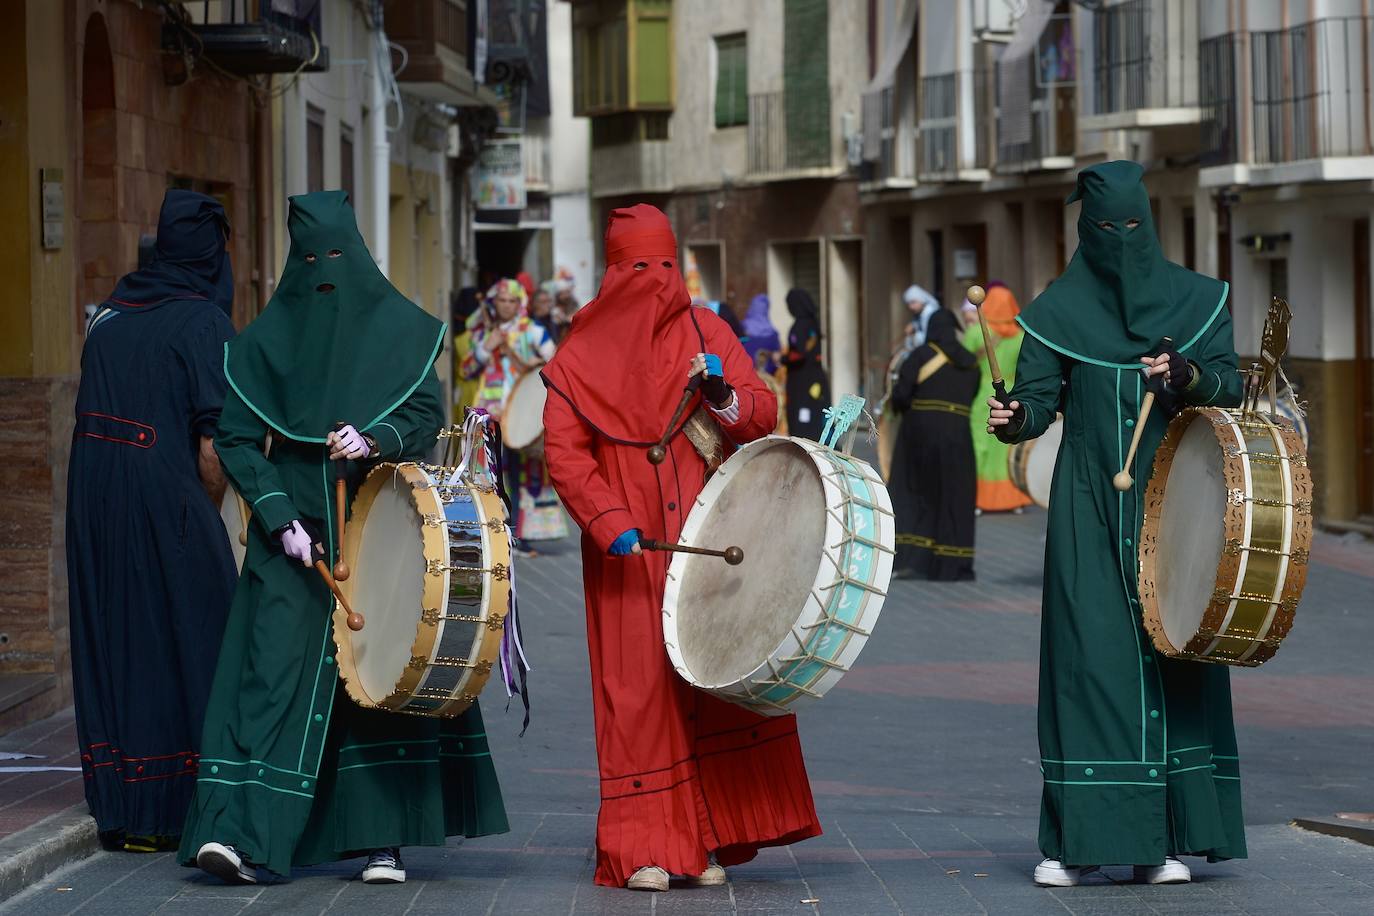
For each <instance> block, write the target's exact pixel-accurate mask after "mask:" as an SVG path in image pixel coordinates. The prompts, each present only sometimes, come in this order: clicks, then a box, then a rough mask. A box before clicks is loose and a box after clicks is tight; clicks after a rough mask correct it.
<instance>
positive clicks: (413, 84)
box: [385, 0, 498, 107]
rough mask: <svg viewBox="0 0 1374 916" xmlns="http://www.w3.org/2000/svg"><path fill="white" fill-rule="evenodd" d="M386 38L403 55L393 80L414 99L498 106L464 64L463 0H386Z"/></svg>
mask: <svg viewBox="0 0 1374 916" xmlns="http://www.w3.org/2000/svg"><path fill="white" fill-rule="evenodd" d="M385 24H386V34H387V38H389V39H390V40H391V41H393V42H395V43H396V44H398V45H400V46H401V48H403V49H404V50H405V66H404V67H403V68H401V70H400V72H398V73H397V74H396V81H397V82H398V83H400V84H401V85H402V86H404V87H405V88H406V90H407V91H409V92H413V93H415V94H416V95H419V96H423V97H424V98H428V99H431V100H433V101H436V102H443V103H446V104H449V105H457V106H463V107H471V106H482V105H491V106H492V107H495V105H496V104H498V102H497V99H496V97H495V96H494V95H493V94H492V93H491V92H490V91H489V90H487V89H485V88H483V87H481V86H480V85H479V84H478V81H477V80H476V79H475V78H474V77H473V74H472V68H471V66H470V65H469V62H468V12H467V2H466V0H387V3H386V23H385Z"/></svg>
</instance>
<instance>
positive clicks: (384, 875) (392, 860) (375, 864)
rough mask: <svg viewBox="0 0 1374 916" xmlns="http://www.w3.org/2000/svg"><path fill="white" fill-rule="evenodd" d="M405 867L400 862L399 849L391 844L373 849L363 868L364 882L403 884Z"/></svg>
mask: <svg viewBox="0 0 1374 916" xmlns="http://www.w3.org/2000/svg"><path fill="white" fill-rule="evenodd" d="M405 882H406V867H405V864H404V863H402V862H401V850H400V849H399V848H398V847H395V846H392V847H389V848H387V849H374V850H373V851H372V855H370V856H368V857H367V865H366V866H365V867H364V868H363V883H364V884H405Z"/></svg>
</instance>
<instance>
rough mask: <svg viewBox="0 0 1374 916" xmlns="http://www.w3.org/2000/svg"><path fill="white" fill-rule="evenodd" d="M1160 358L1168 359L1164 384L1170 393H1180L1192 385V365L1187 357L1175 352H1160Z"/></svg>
mask: <svg viewBox="0 0 1374 916" xmlns="http://www.w3.org/2000/svg"><path fill="white" fill-rule="evenodd" d="M1160 355H1161V356H1167V357H1169V369H1168V371H1167V372H1166V373H1165V376H1164V378H1165V384H1166V385H1168V386H1169V388H1170V390H1172V391H1182V390H1183V389H1185V388H1187V387H1188V386H1189V385H1191V384H1192V383H1193V364H1192V363H1190V362H1188V357H1186V356H1184V355H1183V354H1182V353H1180V352H1178V351H1177V350H1161V351H1160Z"/></svg>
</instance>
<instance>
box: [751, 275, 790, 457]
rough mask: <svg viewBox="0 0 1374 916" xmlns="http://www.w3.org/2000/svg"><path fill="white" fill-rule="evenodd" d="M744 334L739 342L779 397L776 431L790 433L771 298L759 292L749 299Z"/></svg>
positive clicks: (779, 345)
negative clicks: (770, 317)
mask: <svg viewBox="0 0 1374 916" xmlns="http://www.w3.org/2000/svg"><path fill="white" fill-rule="evenodd" d="M741 327H742V328H743V329H744V336H743V337H741V338H740V343H742V344H743V345H744V352H745V353H748V354H749V358H750V359H752V360H753V361H754V369H755V371H757V372H758V374H759V378H761V379H763V383H764V384H765V385H767V386H768V390H769V391H771V392H773V396H774V397H776V398H777V399H778V425H777V428H776V429H774V432H775V433H777V434H778V435H779V436H785V435H787V393H786V390H785V389H784V388H783V384H782V382H781V381H779V379H778V370H779V369H780V368H781V366H780V365H779V364H778V358H779V357H780V356H781V354H782V338H781V337H779V336H778V331H777V328H775V327H773V322H772V320H770V319H769V317H768V297H767V296H765V295H764V294H763V293H759V294H758V295H757V296H755V297H754V298H753V299H752V300H750V302H749V311H748V313H747V314H746V315H745V316H744V321H743V323H742V324H741Z"/></svg>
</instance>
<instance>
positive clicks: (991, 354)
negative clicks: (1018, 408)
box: [964, 286, 1011, 410]
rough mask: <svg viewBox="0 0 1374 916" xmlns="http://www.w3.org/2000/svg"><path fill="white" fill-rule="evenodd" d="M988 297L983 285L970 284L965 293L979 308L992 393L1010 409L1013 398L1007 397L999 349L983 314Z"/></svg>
mask: <svg viewBox="0 0 1374 916" xmlns="http://www.w3.org/2000/svg"><path fill="white" fill-rule="evenodd" d="M987 297H988V293H987V290H985V289H983V287H981V286H970V287H969V288H968V292H966V293H965V294H964V298H966V299H968V301H969V304H970V305H972V306H973V307H974V308H976V309H977V310H978V326H979V327H980V328H982V329H983V350H984V351H985V352H986V353H987V355H988V371H989V372H991V373H992V393H993V395H994V396H995V397H996V398H997V400H998V402H1000V403H1001V405H1002V406H1003V407H1005V408H1007V409H1008V410H1010V409H1011V400H1010V399H1009V398H1008V397H1007V383H1006V381H1005V380H1004V379H1003V378H1002V367H1001V366H999V365H997V350H996V349H994V347H993V343H992V334H990V333H989V332H988V320H987V318H986V317H984V315H983V300H984V299H986V298H987Z"/></svg>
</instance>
